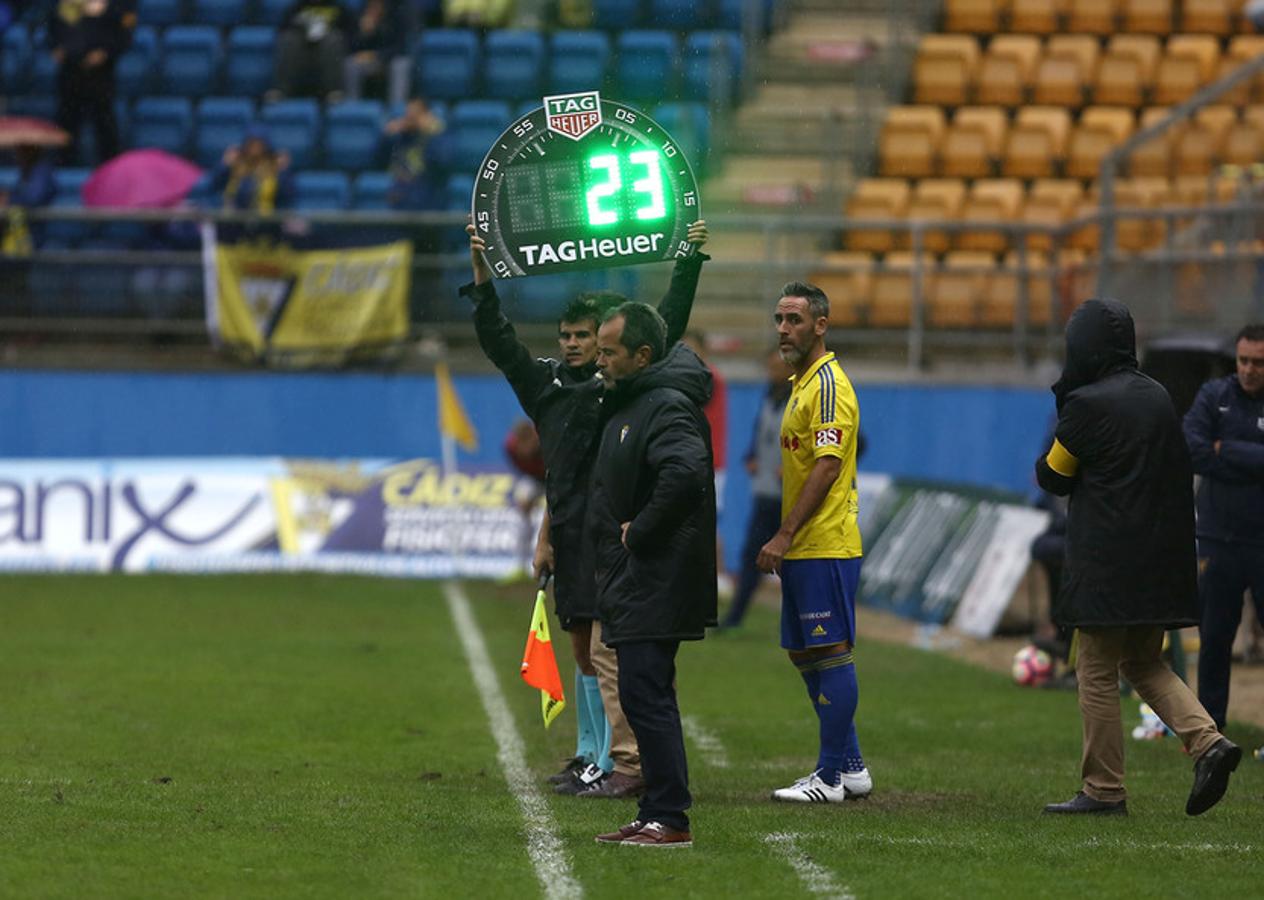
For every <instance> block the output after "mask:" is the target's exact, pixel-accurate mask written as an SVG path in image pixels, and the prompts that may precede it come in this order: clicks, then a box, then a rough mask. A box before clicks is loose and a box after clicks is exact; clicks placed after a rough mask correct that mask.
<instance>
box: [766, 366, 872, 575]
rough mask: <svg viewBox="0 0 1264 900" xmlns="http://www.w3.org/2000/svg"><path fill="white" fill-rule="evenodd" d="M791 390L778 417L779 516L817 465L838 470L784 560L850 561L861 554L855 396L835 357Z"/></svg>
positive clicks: (793, 500)
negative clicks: (827, 459) (822, 462)
mask: <svg viewBox="0 0 1264 900" xmlns="http://www.w3.org/2000/svg"><path fill="white" fill-rule="evenodd" d="M791 380H792V381H793V382H794V389H793V391H791V393H790V400H789V402H788V403H787V404H786V411H785V413H784V414H783V415H782V417H781V487H782V490H781V517H782V519H784V518H785V517H786V515H787V514H788V513H789V512H790V510H791V508H792V507H793V506H794V504H795V501H796V500H798V499H799V494H800V492H801V491H802V490H803V485H804V483H805V482H806V481H807V480H808V475H809V474H811V472H812V467H813V466H814V465H816V461H817V460H818V459H819V458H821V457H823V456H836V457H838V458H839V459H841V460H842V461H843V467H842V471H840V472H839V474H838V479H837V480H836V481H835V482H834V484H833V486H832V487H831V488H830V492H829V494H828V495H827V496H826V497H825V499H824V500H823V501H821V505H820V506H819V507H817V510H816V512H815V513H813V515H812V517H811V518H810V519H808V520H807V521H806V522H804V523H803V525H802V527H800V528H799V530H798V532H797V533H796V534H795V536H794V541H793V542H792V543H791V544H790V550H789V552H788V553H786V557H785V558H786V559H830V558H836V559H851V558H854V557H858V556H860V555H861V553H862V550H861V545H860V528H859V526H858V525H857V521H856V520H857V515H858V513H859V509H860V504H859V501H858V499H857V492H856V435H857V433H858V432H859V430H860V407H859V406H858V405H857V403H856V392H855V391H854V390H853V389H852V386H851V382H850V381H849V380H848V378H847V375H846V373H845V372H843V367H842V366H840V365H839V364H838V361H837V360H836V359H835V358H834V354H833V353H826V354H825V355H824V356H822V357H821V358H820V359H818V360H817V361H816V362H815V363H814V364H813V365H812V367H811V368H810V369H808V371H807V372H806V373H804V375H803V377H802V378H793V379H791Z"/></svg>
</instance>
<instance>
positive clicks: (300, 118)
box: [259, 100, 320, 169]
mask: <svg viewBox="0 0 1264 900" xmlns="http://www.w3.org/2000/svg"><path fill="white" fill-rule="evenodd" d="M259 118H260V121H262V122H263V124H264V125H266V126H268V132H269V136H270V137H271V139H272V144H273V146H275V147H276V148H277V149H278V150H284V151H286V152H287V153H289V154H290V163H291V165H293V166H294V167H296V168H300V169H304V168H308V167H310V166H312V165H314V164H315V163H316V161H317V159H318V158H319V156H320V143H319V142H320V107H319V106H318V105H317V103H316V101H315V100H282V101H280V102H278V103H273V104H272V105H270V106H265V107H264V108H263V113H262V114H261V115H260V117H259Z"/></svg>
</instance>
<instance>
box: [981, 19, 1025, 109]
mask: <svg viewBox="0 0 1264 900" xmlns="http://www.w3.org/2000/svg"><path fill="white" fill-rule="evenodd" d="M1040 53H1041V47H1040V39H1039V38H1037V37H1035V36H1034V35H1030V34H998V35H997V36H996V37H994V38H992V40H991V42H990V43H989V44H988V49H987V53H986V54H985V55H984V56H983V59H982V61H981V62H980V63H979V72H978V78H977V83H976V84H975V93H974V99H975V102H976V103H989V104H999V105H1001V106H1018V105H1020V104H1021V103H1022V102H1023V101H1024V100H1025V99H1026V94H1027V89H1028V88H1029V87H1030V85H1031V81H1032V78H1033V77H1034V76H1035V72H1036V63H1037V61H1038V60H1039V59H1040Z"/></svg>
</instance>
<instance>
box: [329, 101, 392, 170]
mask: <svg viewBox="0 0 1264 900" xmlns="http://www.w3.org/2000/svg"><path fill="white" fill-rule="evenodd" d="M384 123H385V114H384V113H383V110H382V104H381V103H379V102H378V101H376V100H351V101H348V102H346V103H339V104H336V105H334V106H331V107H329V108H328V109H327V110H326V112H325V140H324V147H325V160H326V162H327V164H328V165H330V166H332V167H333V168H336V169H342V170H344V171H352V172H354V171H358V170H360V169H371V168H374V167H375V166H380V165H381V164H382V158H381V157H382V126H383V124H384Z"/></svg>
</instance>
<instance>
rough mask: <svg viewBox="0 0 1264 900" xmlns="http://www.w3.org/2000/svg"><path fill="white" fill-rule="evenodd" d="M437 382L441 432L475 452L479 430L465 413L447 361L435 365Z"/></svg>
mask: <svg viewBox="0 0 1264 900" xmlns="http://www.w3.org/2000/svg"><path fill="white" fill-rule="evenodd" d="M435 383H436V385H437V387H438V390H439V433H440V434H441V435H443V436H444V437H450V438H452V440H454V441H456V442H457V443H458V444H460V445H461V446H462V447H463V448H464V449H466V450H468V451H470V452H471V453H473V452H474V451H475V450H477V449H478V432H477V431H475V430H474V425H473V424H472V423H471V422H470V417H469V416H467V415H466V414H465V407H464V406H462V405H461V398H460V397H459V396H457V393H456V387H455V386H454V385H453V384H452V373H451V372H449V371H448V364H447V363H442V362H441V363H438V364H437V365H436V366H435Z"/></svg>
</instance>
